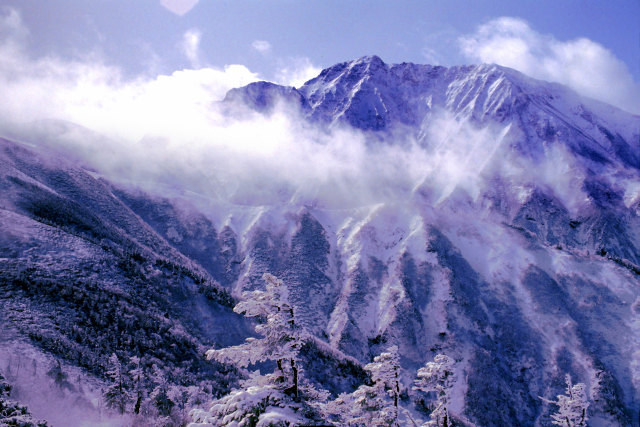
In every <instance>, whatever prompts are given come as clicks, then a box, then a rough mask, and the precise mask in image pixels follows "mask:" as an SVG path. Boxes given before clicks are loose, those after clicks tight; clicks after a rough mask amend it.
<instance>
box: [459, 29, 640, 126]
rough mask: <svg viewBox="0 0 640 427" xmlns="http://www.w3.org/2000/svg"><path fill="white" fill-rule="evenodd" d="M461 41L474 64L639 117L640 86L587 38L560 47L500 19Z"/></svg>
mask: <svg viewBox="0 0 640 427" xmlns="http://www.w3.org/2000/svg"><path fill="white" fill-rule="evenodd" d="M459 41H460V46H461V48H462V52H463V54H465V55H466V56H467V57H468V58H470V59H471V60H473V61H481V62H487V63H496V64H499V65H504V66H507V67H511V68H515V69H517V70H519V71H522V72H523V73H525V74H528V75H530V76H532V77H535V78H539V79H542V80H548V81H554V82H558V83H562V84H565V85H567V86H569V87H571V88H572V89H574V90H575V91H577V92H579V93H581V94H583V95H586V96H589V97H592V98H596V99H599V100H601V101H605V102H608V103H610V104H613V105H616V106H618V107H620V108H623V109H625V110H628V111H631V112H634V113H640V84H639V83H638V82H635V81H634V80H633V77H632V76H631V73H630V72H629V70H628V69H627V67H626V66H625V64H624V63H623V62H622V61H621V60H620V59H618V58H617V57H616V56H615V55H614V54H613V53H612V52H611V51H609V50H608V49H606V48H605V47H604V46H602V45H600V44H599V43H596V42H594V41H592V40H589V39H587V38H578V39H575V40H568V41H561V40H558V39H556V38H555V37H553V36H551V35H545V34H541V33H539V32H537V31H535V30H534V29H533V28H531V26H530V25H529V23H527V22H526V21H525V20H522V19H519V18H511V17H502V18H498V19H494V20H492V21H489V22H487V23H486V24H484V25H481V26H480V27H478V29H477V30H476V32H475V33H473V34H469V35H466V36H463V37H461V38H460V40H459Z"/></svg>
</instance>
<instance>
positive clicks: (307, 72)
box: [275, 58, 322, 87]
mask: <svg viewBox="0 0 640 427" xmlns="http://www.w3.org/2000/svg"><path fill="white" fill-rule="evenodd" d="M320 71H322V69H321V68H320V67H316V66H315V65H313V64H312V63H311V61H310V60H309V58H289V59H288V60H287V61H286V63H283V64H282V65H281V67H280V68H278V71H277V72H276V76H275V77H276V82H278V83H280V84H283V85H287V86H294V87H300V86H302V85H303V84H304V83H305V82H306V81H307V80H310V79H312V78H314V77H316V76H317V75H318V74H320Z"/></svg>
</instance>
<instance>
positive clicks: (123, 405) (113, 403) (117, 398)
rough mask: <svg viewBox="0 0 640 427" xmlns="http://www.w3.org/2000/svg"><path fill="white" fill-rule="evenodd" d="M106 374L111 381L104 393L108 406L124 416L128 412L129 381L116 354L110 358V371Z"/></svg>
mask: <svg viewBox="0 0 640 427" xmlns="http://www.w3.org/2000/svg"><path fill="white" fill-rule="evenodd" d="M106 374H107V376H108V377H109V379H111V384H109V386H108V387H107V389H106V390H105V391H104V399H105V403H106V406H107V408H112V409H116V410H117V411H118V412H119V413H121V414H124V413H125V411H126V410H127V405H128V404H129V400H130V396H129V391H128V389H127V379H126V377H125V374H124V372H122V365H121V364H120V360H118V356H116V354H115V353H114V354H112V355H111V357H109V369H108V370H107V373H106Z"/></svg>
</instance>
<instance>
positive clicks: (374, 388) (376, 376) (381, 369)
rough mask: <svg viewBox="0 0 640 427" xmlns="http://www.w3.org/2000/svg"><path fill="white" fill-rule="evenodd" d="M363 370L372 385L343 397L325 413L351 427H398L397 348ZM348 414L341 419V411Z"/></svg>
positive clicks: (398, 374) (398, 364)
mask: <svg viewBox="0 0 640 427" xmlns="http://www.w3.org/2000/svg"><path fill="white" fill-rule="evenodd" d="M364 369H365V370H366V371H367V372H368V373H369V376H370V378H371V382H372V384H371V385H367V384H363V385H361V386H360V387H358V389H357V390H356V391H354V392H353V393H352V394H350V395H340V396H339V397H338V399H336V400H334V401H333V402H330V403H329V404H327V407H326V409H325V412H326V413H328V414H329V415H330V416H331V417H332V418H333V419H336V420H339V421H342V422H346V424H348V425H358V426H359V425H363V426H369V425H385V426H395V425H398V414H399V406H398V400H399V397H400V357H399V356H398V347H396V346H392V347H390V348H388V349H387V351H385V352H383V353H380V354H379V355H378V356H376V357H375V358H374V359H373V362H371V363H369V364H367V365H366V366H365V367H364ZM344 410H346V414H344V415H341V414H340V411H344Z"/></svg>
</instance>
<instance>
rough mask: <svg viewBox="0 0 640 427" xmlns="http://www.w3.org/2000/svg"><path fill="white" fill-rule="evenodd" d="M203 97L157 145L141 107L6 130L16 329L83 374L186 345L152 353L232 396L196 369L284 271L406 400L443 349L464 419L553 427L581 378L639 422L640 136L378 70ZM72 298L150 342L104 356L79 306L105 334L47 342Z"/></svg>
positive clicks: (8, 274)
mask: <svg viewBox="0 0 640 427" xmlns="http://www.w3.org/2000/svg"><path fill="white" fill-rule="evenodd" d="M116 93H118V92H116ZM200 96H201V98H198V99H201V100H202V102H198V103H197V104H196V107H194V109H193V110H191V113H192V114H191V115H180V116H179V117H178V118H172V117H171V116H170V115H163V116H162V117H163V118H166V119H167V122H166V123H164V124H163V125H162V126H160V127H158V128H157V129H154V128H153V124H154V121H153V120H149V116H148V115H147V114H146V112H142V113H141V114H142V117H141V120H140V123H139V124H140V126H138V125H137V124H135V120H130V121H128V122H127V123H126V125H125V126H123V127H122V128H119V129H115V130H111V126H116V125H117V123H116V122H117V120H118V117H119V114H114V116H113V117H109V116H107V117H105V118H100V120H99V121H94V120H83V118H85V119H86V116H82V115H79V116H74V115H73V114H71V115H69V116H66V117H55V118H54V120H51V119H50V118H48V119H47V120H43V118H42V117H37V118H33V119H37V120H35V121H23V122H22V123H19V124H16V122H11V124H10V125H7V124H5V132H6V133H7V134H10V135H11V136H12V137H13V138H14V139H16V138H19V139H22V140H23V141H29V142H30V143H31V144H34V145H33V146H32V147H27V146H25V145H24V144H16V143H14V142H10V141H6V140H3V141H2V142H1V144H2V154H1V156H0V162H2V165H3V168H2V171H3V172H2V176H1V181H0V189H1V191H2V194H3V197H2V201H1V202H0V203H2V205H1V206H0V207H1V208H2V210H1V211H0V213H1V214H2V218H3V219H2V221H1V222H0V226H1V227H2V232H1V233H0V241H1V242H2V245H1V246H0V249H2V253H3V255H2V257H1V258H0V263H1V264H2V269H1V271H2V278H1V279H2V282H1V283H2V286H3V289H2V290H3V299H2V301H3V304H4V307H5V310H6V311H5V313H13V314H10V315H9V314H7V315H5V316H3V317H1V318H0V319H2V322H3V324H5V325H10V326H11V328H15V329H18V330H19V331H22V333H23V334H24V335H25V336H28V337H29V338H30V339H31V340H34V342H36V343H38V344H39V345H40V346H41V347H42V348H43V349H44V350H46V351H48V352H53V353H54V354H57V355H59V356H60V357H63V358H65V359H66V360H67V361H68V362H69V363H72V364H78V365H80V366H85V367H88V368H90V366H88V365H91V364H92V363H93V362H92V361H93V360H94V359H92V357H93V358H97V359H100V358H101V357H102V358H104V357H105V354H106V355H107V356H108V353H107V351H103V350H99V349H98V350H91V351H94V352H95V353H96V354H95V355H94V354H93V353H91V351H89V350H88V349H89V348H91V345H92V343H95V342H99V343H102V344H101V345H103V346H107V347H109V346H115V347H114V348H113V349H114V350H116V351H120V352H122V354H123V355H124V354H134V353H136V352H147V351H150V350H152V349H156V350H154V351H158V352H161V353H164V352H165V351H166V349H167V348H171V349H172V350H171V351H169V352H168V355H167V354H152V356H153V357H155V358H156V359H157V360H161V361H164V362H163V363H166V364H167V365H170V368H171V366H187V365H188V366H189V368H188V370H190V372H191V374H192V375H193V376H194V377H195V378H202V377H206V376H213V377H214V378H220V379H219V381H229V382H232V381H233V375H234V374H233V373H229V372H226V371H224V370H223V368H222V367H214V368H211V367H209V368H203V367H200V366H199V364H200V363H201V361H202V360H201V350H202V349H203V348H204V347H205V344H206V345H215V346H222V345H228V344H231V343H234V342H238V341H239V340H241V339H242V338H244V337H245V336H247V334H248V328H247V326H246V325H245V323H244V321H242V320H241V319H240V318H239V317H238V316H236V315H235V314H234V313H232V312H231V311H230V306H232V303H233V298H237V297H239V295H240V294H241V292H242V291H243V290H247V289H253V288H256V287H259V286H263V284H262V280H261V279H260V278H261V276H262V274H263V273H264V272H270V273H272V274H275V275H276V276H278V277H279V278H281V279H283V280H284V281H285V282H286V283H287V284H288V285H289V286H290V288H291V298H292V301H293V302H294V303H295V304H296V307H297V310H298V311H297V314H298V316H299V318H300V321H301V322H303V324H304V325H305V326H306V327H307V328H308V329H309V330H310V331H311V332H312V333H313V334H314V335H315V336H316V337H317V338H318V339H320V340H322V341H325V342H326V343H329V344H331V345H332V346H334V347H335V348H337V349H339V350H340V351H341V352H342V353H344V354H345V355H348V356H351V357H353V358H355V359H356V360H357V361H359V362H360V363H367V362H369V361H370V360H371V358H372V357H373V356H375V355H376V354H378V353H380V352H381V351H382V350H383V349H385V348H386V347H388V346H389V345H392V344H395V345H398V346H399V348H400V354H401V356H402V363H403V366H404V368H405V369H406V375H407V377H406V378H405V380H406V381H405V382H406V384H407V385H410V380H411V376H412V375H413V372H414V371H415V369H416V368H417V367H419V366H420V365H422V364H423V363H424V362H425V361H428V360H431V359H432V358H433V356H434V355H435V354H436V353H440V352H444V353H446V354H448V355H449V356H451V357H453V358H455V359H456V360H457V361H458V362H459V364H460V366H461V367H462V368H461V369H462V370H463V372H464V375H463V376H462V377H463V378H464V381H460V382H459V383H458V384H457V386H456V387H457V389H456V392H455V396H456V400H455V407H454V408H451V411H452V413H454V414H455V415H456V416H457V417H458V418H459V419H462V420H467V421H468V422H470V423H476V424H478V425H548V424H549V410H550V408H549V407H548V405H547V404H545V403H544V402H543V401H542V400H541V399H539V396H543V397H547V398H552V397H554V396H555V395H557V394H558V393H559V392H560V391H561V389H562V387H563V378H564V375H565V374H566V373H570V374H571V375H572V376H573V377H574V380H575V381H576V382H577V381H580V382H584V383H586V384H587V385H588V386H590V387H591V386H593V385H595V384H596V383H599V384H600V391H599V392H598V394H597V399H595V401H594V402H593V403H592V405H591V406H590V411H591V414H590V418H591V420H592V423H594V425H618V424H619V425H635V424H633V423H636V424H637V422H636V420H637V419H638V406H639V404H640V394H639V393H640V364H639V362H638V360H640V344H639V343H640V329H639V328H640V326H639V325H640V287H639V284H640V117H638V116H636V115H632V114H629V113H626V112H624V111H621V110H619V109H616V108H614V107H611V106H608V105H605V104H602V103H599V102H597V101H594V100H590V99H586V98H582V97H580V96H579V95H577V94H576V93H574V92H572V91H570V90H569V89H567V88H565V87H562V86H560V85H557V84H550V83H546V82H542V81H538V80H534V79H531V78H528V77H526V76H524V75H522V74H521V73H518V72H516V71H514V70H511V69H507V68H503V67H499V66H495V65H478V66H464V67H450V68H445V67H433V66H429V65H416V64H396V65H388V64H385V63H384V62H383V61H382V60H380V58H378V57H375V56H374V57H364V58H360V59H357V60H354V61H350V62H345V63H342V64H337V65H335V66H333V67H330V68H328V69H325V70H323V71H322V72H321V73H320V75H319V76H317V77H316V78H314V79H312V80H310V81H308V82H306V83H305V84H304V85H303V86H301V87H299V88H292V87H284V86H279V85H275V84H272V83H266V82H256V83H251V84H249V85H248V86H244V87H241V88H237V89H233V90H231V91H229V92H228V93H227V95H226V97H225V98H224V100H222V101H213V100H212V99H209V98H208V97H206V96H202V94H200ZM135 99H140V98H135ZM113 105H114V106H115V105H118V104H117V103H115V102H114V104H113ZM133 105H135V103H134V104H133ZM159 108H164V107H159ZM166 108H167V111H171V107H166ZM74 117H77V118H78V119H79V120H77V121H75V120H74ZM62 119H64V120H62ZM183 119H184V122H183V123H182V124H181V125H176V127H172V126H171V124H175V123H180V121H181V120H183ZM92 124H94V125H97V126H93V127H92V126H91V125H92ZM134 125H135V126H134ZM46 150H52V151H54V152H56V153H58V155H60V154H62V155H67V156H72V157H73V160H60V159H57V160H56V158H55V156H54V157H52V156H51V155H50V154H47V153H50V152H51V151H46ZM43 280H44V281H45V282H46V285H41V282H42V281H43ZM63 281H72V282H74V283H75V284H76V285H77V287H78V288H79V289H85V291H83V292H86V293H89V294H95V295H99V296H100V298H103V299H105V300H109V299H112V298H113V299H115V300H120V299H121V300H123V301H124V302H123V303H122V304H124V306H125V307H126V311H127V312H128V313H130V314H131V316H133V319H134V321H133V322H134V323H133V324H127V325H123V328H124V329H125V330H129V329H127V328H135V325H137V323H135V322H140V324H145V325H146V324H149V323H150V322H151V323H152V324H153V325H155V326H150V327H149V329H150V331H149V336H148V337H146V340H147V341H151V342H150V343H148V345H147V346H146V347H144V348H140V345H138V344H134V343H117V344H111V342H110V338H109V337H108V336H105V335H108V333H107V332H106V331H108V328H107V325H108V324H110V322H112V321H115V320H114V319H111V320H108V321H101V320H100V319H96V320H95V321H94V320H90V318H91V316H90V315H89V314H82V313H83V311H82V310H81V309H80V307H82V306H84V303H83V301H82V298H80V299H78V298H75V297H71V296H69V297H67V296H63V297H62V299H63V300H64V301H65V304H67V305H68V306H69V310H72V311H73V312H74V313H78V319H80V320H81V321H82V319H84V318H85V317H86V318H87V320H86V324H87V328H88V329H89V330H90V331H94V332H92V334H95V335H96V336H95V337H92V338H90V339H88V338H86V336H85V335H83V334H79V333H77V332H76V330H74V329H73V328H72V325H71V324H70V323H64V322H62V324H59V325H58V327H56V328H51V329H50V330H51V331H55V333H54V332H51V333H52V334H54V336H53V337H49V336H48V335H46V334H40V335H43V336H44V337H41V336H40V335H38V333H37V332H34V331H37V330H42V326H41V325H43V324H45V323H46V322H45V320H44V319H45V318H51V317H52V316H53V317H52V318H53V319H54V320H53V322H54V323H56V322H58V323H60V319H61V318H62V315H60V314H58V315H55V314H52V313H54V311H53V310H52V305H51V304H55V301H58V300H57V299H56V300H55V301H54V302H52V301H50V298H53V296H52V295H51V292H49V291H47V290H46V289H50V288H52V287H53V288H55V286H56V285H55V284H56V283H61V282H63ZM89 282H90V283H89ZM74 286H75V285H74ZM75 292H77V291H75ZM63 295H66V294H63ZM69 295H74V293H70V294H69ZM55 298H60V297H59V296H58V295H57V294H56V295H55ZM98 299H99V298H98ZM18 302H19V303H20V304H26V305H27V306H28V307H30V311H29V312H30V313H35V314H34V315H33V318H31V317H30V320H29V322H26V320H25V317H24V315H23V314H19V313H18V314H16V313H15V307H16V306H17V303H18ZM125 302H126V303H125ZM20 312H21V313H22V311H20ZM89 312H90V310H89ZM66 313H68V312H65V315H66ZM114 316H115V317H116V318H117V315H115V314H114ZM136 316H137V317H136ZM147 317H148V318H149V319H146V318H147ZM56 319H57V320H56ZM135 319H137V320H135ZM48 321H49V320H47V322H48ZM153 322H156V323H153ZM26 325H33V326H26ZM132 325H133V326H132ZM157 325H163V326H157ZM230 325H231V326H232V327H233V328H232V329H231V330H230V329H229V327H230ZM30 328H31V329H30ZM154 328H160V330H161V331H163V332H162V333H161V334H160V335H158V336H155V335H153V333H152V332H151V330H152V329H154ZM32 329H33V330H32ZM44 330H47V331H49V329H46V328H45V329H44ZM65 340H66V341H65ZM60 342H63V344H55V345H54V344H51V343H60ZM143 342H146V341H144V340H143ZM176 342H180V343H181V344H180V345H179V346H176V345H173V344H172V343H176ZM56 345H57V346H58V347H56ZM145 345H146V344H145ZM110 348H111V347H110ZM70 349H74V350H73V351H75V352H76V353H73V354H77V356H71V350H70ZM109 351H110V350H109ZM198 352H200V355H199V354H198ZM174 353H175V354H174ZM83 358H84V359H83ZM327 363H329V362H327ZM335 363H342V362H339V361H338V362H335ZM180 364H182V365H180ZM170 368H169V369H170ZM354 369H355V368H354ZM212 370H213V371H215V373H214V372H212ZM344 372H348V369H346V368H345V369H344ZM354 372H355V371H354ZM96 373H98V374H99V373H100V369H97V370H96ZM215 375H218V376H219V377H215ZM353 383H354V380H353V378H352V379H349V378H346V379H343V380H339V381H338V380H337V381H336V383H335V384H331V385H329V386H328V388H331V391H333V392H337V391H340V389H341V388H344V389H346V388H348V387H351V386H352V385H353ZM36 416H40V415H38V414H36Z"/></svg>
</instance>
